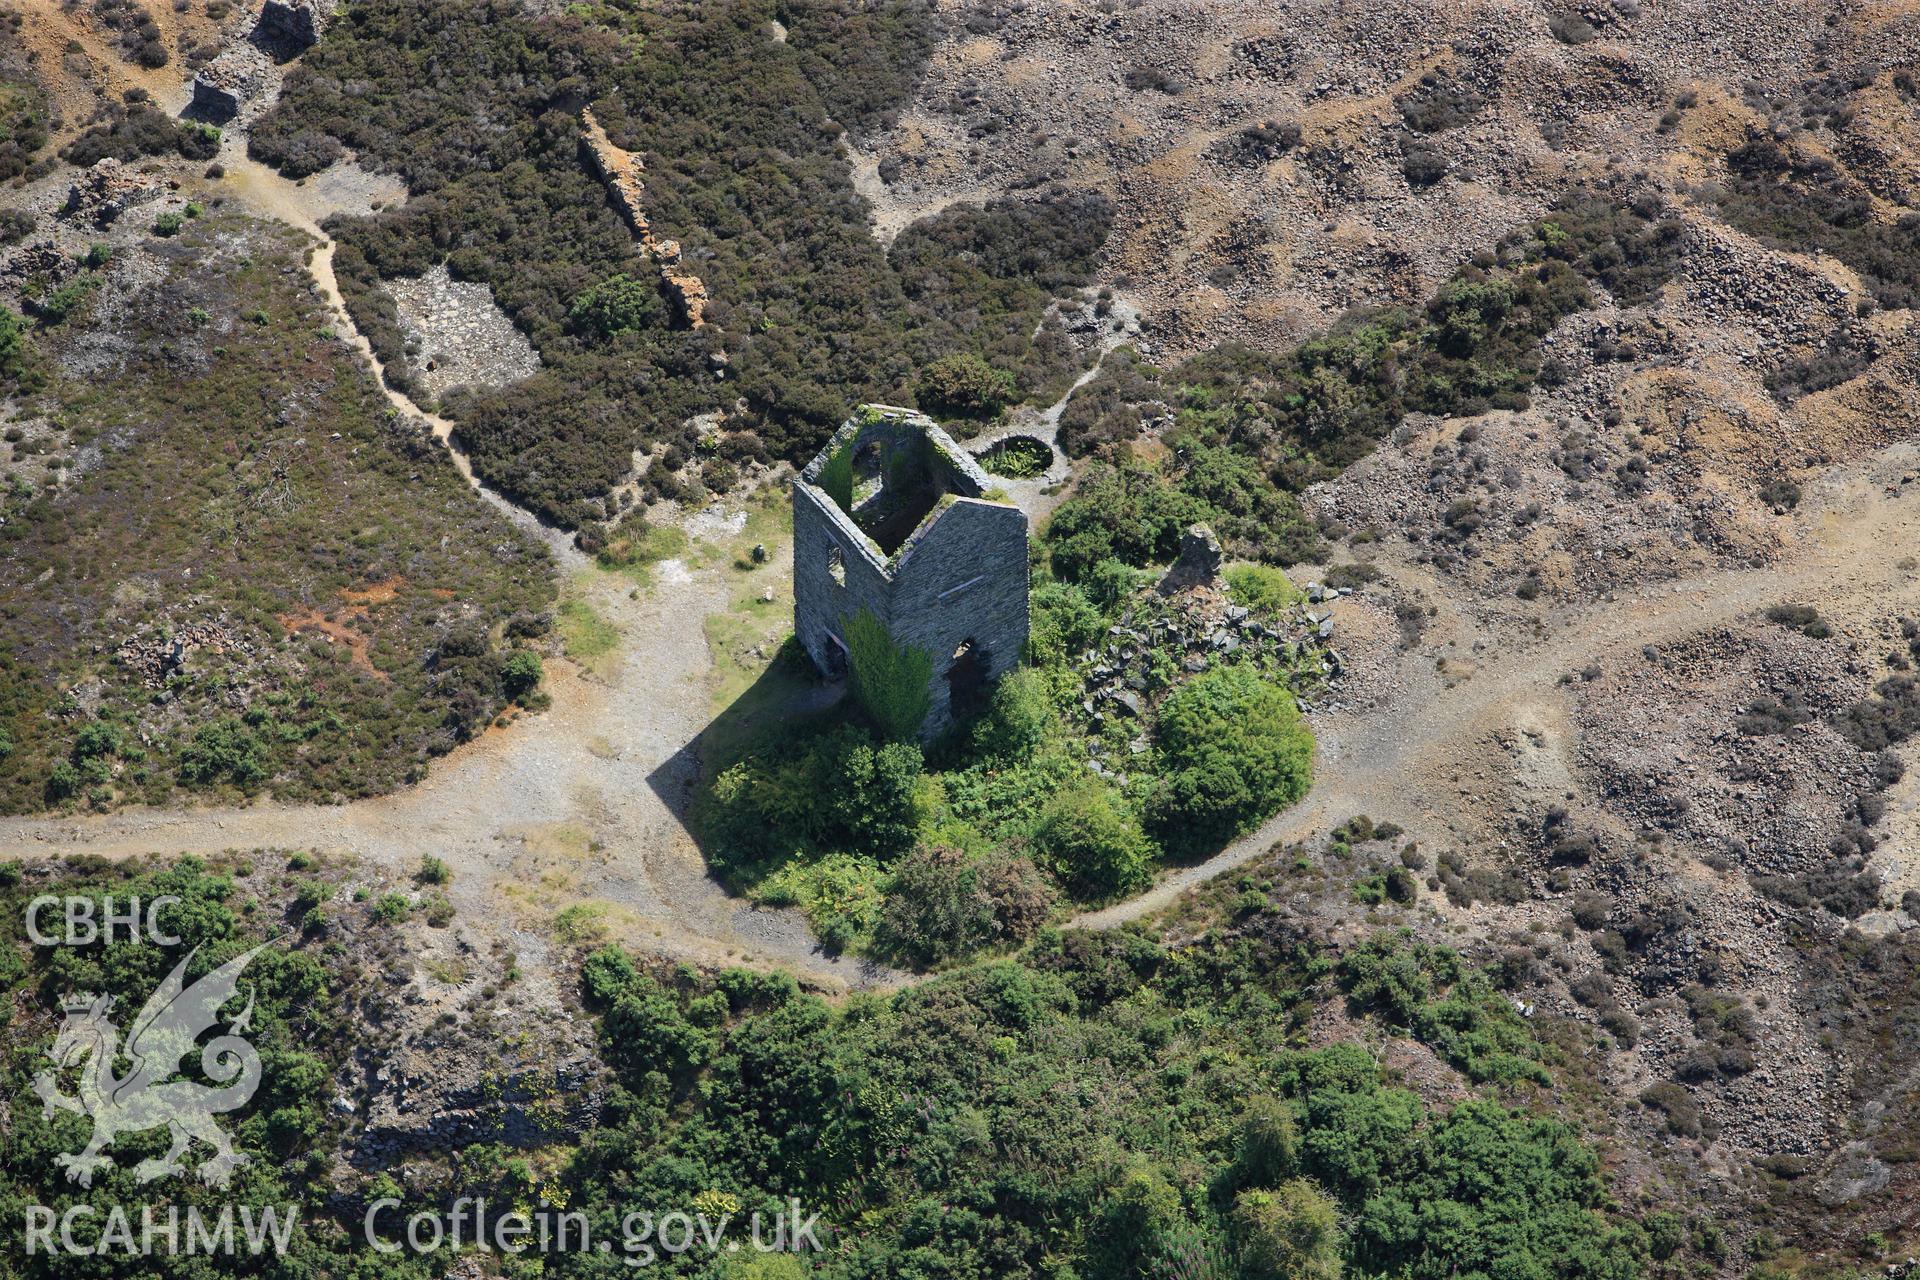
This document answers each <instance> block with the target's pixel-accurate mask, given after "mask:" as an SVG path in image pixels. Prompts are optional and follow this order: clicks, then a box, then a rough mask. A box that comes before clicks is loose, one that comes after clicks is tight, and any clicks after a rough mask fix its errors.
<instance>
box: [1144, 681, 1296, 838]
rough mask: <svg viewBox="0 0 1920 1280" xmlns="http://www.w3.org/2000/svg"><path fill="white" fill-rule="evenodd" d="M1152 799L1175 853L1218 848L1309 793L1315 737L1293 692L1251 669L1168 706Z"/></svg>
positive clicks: (1176, 696)
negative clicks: (1296, 703)
mask: <svg viewBox="0 0 1920 1280" xmlns="http://www.w3.org/2000/svg"><path fill="white" fill-rule="evenodd" d="M1154 750H1155V752H1156V753H1157V756H1158V758H1159V761H1160V767H1159V769H1158V771H1157V773H1158V782H1157V784H1156V787H1155V790H1154V791H1153V793H1152V795H1151V797H1150V799H1149V801H1148V815H1149V819H1150V823H1151V826H1152V829H1153V831H1154V834H1155V835H1156V836H1157V837H1158V839H1159V840H1160V843H1161V844H1162V846H1164V847H1165V848H1166V849H1167V850H1168V851H1169V852H1171V853H1174V854H1176V855H1191V854H1195V853H1201V852H1211V851H1212V850H1213V849H1217V848H1219V847H1220V846H1221V845H1222V844H1225V843H1226V842H1227V841H1228V840H1230V839H1232V838H1233V837H1235V836H1237V835H1240V834H1242V833H1243V832H1245V831H1247V830H1250V829H1251V828H1252V826H1253V825H1254V824H1255V823H1257V822H1258V821H1260V820H1261V819H1263V818H1265V817H1266V816H1267V815H1268V814H1270V813H1273V812H1274V811H1276V810H1278V809H1280V808H1282V807H1284V806H1286V805H1289V804H1292V803H1293V802H1294V801H1296V800H1298V799H1299V798H1300V797H1301V796H1303V795H1305V794H1306V791H1307V786H1308V784H1309V783H1310V782H1311V781H1312V778H1313V732H1312V730H1310V729H1309V728H1308V727H1307V724H1306V720H1305V719H1304V718H1303V717H1302V716H1301V714H1300V710H1299V708H1298V707H1297V706H1296V705H1295V704H1294V701H1293V696H1292V695H1291V694H1290V693H1288V692H1287V691H1286V690H1285V689H1283V688H1281V687H1280V686H1279V685H1276V684H1274V683H1272V682H1270V681H1268V680H1265V679H1263V678H1261V677H1260V676H1259V675H1258V674H1256V673H1255V672H1252V671H1249V670H1248V669H1246V668H1244V667H1216V668H1214V669H1213V670H1211V671H1208V672H1206V673H1205V674H1203V675H1201V676H1198V677H1197V678H1195V679H1194V680H1193V681H1191V682H1190V683H1188V684H1185V685H1182V686H1181V687H1180V688H1178V689H1177V690H1175V691H1174V693H1173V694H1172V696H1170V697H1169V698H1168V699H1167V700H1166V703H1165V705H1164V706H1162V707H1161V709H1160V718H1159V722H1158V725H1157V726H1156V728H1155V741H1154Z"/></svg>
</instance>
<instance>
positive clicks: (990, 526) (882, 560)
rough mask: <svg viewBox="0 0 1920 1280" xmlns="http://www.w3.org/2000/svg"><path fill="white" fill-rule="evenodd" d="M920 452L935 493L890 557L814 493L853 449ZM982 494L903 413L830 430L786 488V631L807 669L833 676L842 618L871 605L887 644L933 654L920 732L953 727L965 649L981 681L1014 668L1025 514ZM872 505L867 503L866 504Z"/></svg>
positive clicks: (1019, 637)
mask: <svg viewBox="0 0 1920 1280" xmlns="http://www.w3.org/2000/svg"><path fill="white" fill-rule="evenodd" d="M876 439H877V440H881V441H882V442H883V443H884V444H885V446H886V447H887V448H888V449H889V450H894V449H907V448H916V449H922V448H923V452H924V458H925V463H926V475H925V479H924V482H925V483H929V484H931V485H933V486H934V487H935V488H936V489H937V491H938V492H939V494H940V497H939V500H938V501H937V502H936V503H935V505H934V507H933V509H932V510H931V511H930V512H929V513H928V514H927V516H926V517H925V518H924V519H922V521H921V522H920V524H919V526H918V527H917V528H916V529H915V530H914V531H913V532H912V533H911V534H910V535H908V536H907V538H906V540H905V541H904V542H903V543H902V544H901V545H900V547H899V548H898V550H897V551H895V552H894V554H892V555H891V556H889V555H888V554H886V553H885V552H884V551H883V550H882V549H881V547H880V546H879V545H878V544H877V543H875V542H874V540H873V539H872V538H870V537H868V536H867V535H866V534H865V533H864V532H862V531H861V529H860V527H859V526H858V525H856V524H855V523H854V521H853V519H852V517H850V516H849V515H848V514H847V513H846V512H845V511H842V510H841V509H840V505H839V504H838V503H836V502H835V501H834V500H833V499H832V498H831V497H829V496H828V495H827V493H826V491H825V490H824V489H822V488H820V486H819V483H818V481H819V478H820V473H821V470H822V468H823V467H824V466H825V464H826V459H827V458H828V457H830V456H831V455H832V454H833V453H834V452H835V451H836V450H838V449H840V448H842V447H845V446H847V445H848V444H849V443H851V445H852V447H853V448H854V450H855V451H856V452H858V451H859V450H861V449H863V448H865V446H866V445H867V444H868V443H869V442H870V441H873V440H876ZM990 487H991V485H990V481H989V480H988V479H987V476H986V473H985V472H983V471H981V470H980V467H979V464H978V463H976V462H974V460H973V459H972V457H970V456H969V455H968V454H967V453H966V451H965V450H963V449H961V448H960V447H959V446H958V445H956V444H955V443H954V442H953V440H952V438H951V437H950V436H948V435H947V433H946V432H945V431H942V430H941V429H940V428H939V426H937V425H936V424H935V423H934V422H933V421H932V420H931V419H929V418H927V417H926V416H925V415H923V414H920V413H916V412H914V411H913V410H910V409H896V408H891V407H888V406H883V405H873V406H868V407H867V408H866V409H865V410H863V411H862V412H861V413H859V414H856V415H855V417H854V418H853V419H852V420H850V421H849V422H848V423H847V424H846V425H845V426H843V427H841V429H840V430H839V431H838V432H836V433H835V435H834V437H833V439H832V440H830V441H829V442H828V443H827V447H826V448H825V449H823V450H822V451H821V453H820V455H819V456H818V457H816V458H815V459H814V460H813V461H812V462H810V463H808V464H807V466H806V468H805V469H804V470H803V471H802V472H801V473H800V476H799V477H798V478H797V479H796V480H795V481H794V485H793V600H794V629H795V631H796V632H797V633H798V635H799V637H800V642H801V644H802V645H804V646H805V648H806V650H807V654H808V656H809V657H811V658H812V659H813V662H814V665H815V666H816V667H818V668H819V669H820V670H821V671H822V672H825V673H827V674H828V675H839V674H842V673H843V672H844V671H845V669H846V667H845V650H844V648H843V645H842V643H841V641H840V636H841V630H842V626H843V621H842V620H843V619H845V618H846V617H848V616H849V615H851V614H853V613H856V612H858V611H859V610H860V609H861V608H866V609H870V610H872V612H873V614H874V616H875V617H876V618H878V619H879V620H880V621H881V622H882V623H884V624H885V625H886V628H887V630H888V632H889V633H890V634H891V635H892V636H893V639H894V643H895V644H902V645H908V646H912V647H915V648H921V649H925V650H926V651H927V652H928V653H929V654H931V655H932V657H933V679H932V683H931V687H930V689H929V691H928V692H929V694H930V700H931V704H932V710H931V711H930V712H929V714H928V716H927V722H926V725H925V727H924V730H923V732H924V735H925V736H926V737H929V738H931V737H933V736H935V735H937V734H938V733H939V732H940V731H941V730H943V729H945V728H946V727H947V725H948V724H949V723H950V722H951V718H952V714H951V699H950V697H949V687H948V681H947V675H948V672H949V670H950V669H951V668H952V667H953V665H954V659H955V654H956V651H958V650H960V649H961V647H962V646H963V645H965V644H967V643H968V642H971V643H972V645H973V649H974V652H975V653H976V655H977V656H978V658H979V660H981V662H982V665H983V667H984V672H985V675H986V677H987V678H988V679H989V680H997V679H998V678H999V677H1000V676H1002V675H1004V674H1005V673H1006V672H1008V671H1010V670H1012V669H1013V668H1014V667H1015V666H1016V665H1018V663H1019V661H1020V657H1021V655H1022V654H1023V653H1024V652H1025V650H1026V645H1027V626H1028V616H1027V586H1028V581H1027V518H1026V516H1025V515H1024V514H1023V513H1022V512H1021V511H1020V509H1019V508H1018V507H1015V506H1012V505H1010V504H1007V503H998V502H989V501H986V500H985V499H984V498H982V497H980V496H979V495H982V494H984V493H986V492H987V490H988V489H989V488H990ZM869 501H872V499H869Z"/></svg>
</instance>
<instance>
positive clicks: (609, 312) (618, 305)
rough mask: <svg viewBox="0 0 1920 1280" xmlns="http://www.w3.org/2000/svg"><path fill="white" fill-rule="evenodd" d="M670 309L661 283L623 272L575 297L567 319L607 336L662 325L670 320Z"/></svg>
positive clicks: (603, 337) (595, 335)
mask: <svg viewBox="0 0 1920 1280" xmlns="http://www.w3.org/2000/svg"><path fill="white" fill-rule="evenodd" d="M666 310H667V308H666V303H665V302H664V301H663V300H662V299H661V297H660V288H659V286H658V285H656V284H654V283H652V282H650V281H644V280H635V279H634V278H633V277H632V276H629V275H625V274H622V275H615V276H609V277H608V278H607V279H605V280H602V281H601V282H600V283H599V284H596V285H594V286H593V287H592V288H590V289H588V290H587V291H586V292H585V293H582V294H581V295H580V296H579V297H578V298H576V299H574V302H573V305H572V306H571V307H569V308H568V309H567V320H568V322H569V323H571V324H572V325H573V327H574V328H575V329H576V330H578V331H580V332H582V333H587V334H591V335H593V336H594V337H596V338H600V339H606V338H611V337H612V336H613V335H615V334H616V333H628V332H632V331H634V330H645V329H652V328H658V327H659V326H660V325H661V324H662V323H664V322H665V320H666Z"/></svg>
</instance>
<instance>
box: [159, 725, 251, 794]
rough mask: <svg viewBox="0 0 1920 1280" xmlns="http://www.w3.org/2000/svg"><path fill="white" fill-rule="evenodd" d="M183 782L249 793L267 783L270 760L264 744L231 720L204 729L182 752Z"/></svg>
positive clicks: (180, 768) (181, 773)
mask: <svg viewBox="0 0 1920 1280" xmlns="http://www.w3.org/2000/svg"><path fill="white" fill-rule="evenodd" d="M179 774H180V780H181V781H182V782H184V783H186V784H187V785H188V786H196V787H204V786H211V785H213V784H214V783H218V782H229V783H232V784H233V785H234V786H236V787H240V788H242V789H248V788H252V787H255V786H258V785H259V784H260V783H261V782H263V781H264V780H265V779H266V776H267V765H266V757H265V755H264V754H263V753H262V751H261V747H260V741H259V739H258V738H256V737H255V736H254V735H253V733H252V732H251V731H250V730H249V729H247V728H246V726H244V725H242V724H241V723H240V722H239V721H238V720H235V719H232V718H231V717H229V718H226V719H222V720H216V721H214V722H213V723H211V724H205V725H202V726H200V728H199V729H198V730H196V731H195V732H194V735H193V739H192V740H191V741H190V742H188V743H187V744H186V746H184V747H182V748H181V750H180V764H179Z"/></svg>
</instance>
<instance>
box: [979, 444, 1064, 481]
mask: <svg viewBox="0 0 1920 1280" xmlns="http://www.w3.org/2000/svg"><path fill="white" fill-rule="evenodd" d="M973 456H974V457H975V458H977V459H979V462H980V466H981V468H982V469H983V470H985V471H986V472H987V473H988V474H990V475H996V476H1004V477H1006V478H1007V479H1009V480H1033V479H1037V478H1038V477H1040V476H1043V475H1045V474H1046V473H1047V472H1048V471H1049V470H1050V469H1052V467H1053V464H1054V459H1055V455H1054V452H1053V446H1052V445H1050V444H1048V443H1047V442H1046V441H1045V440H1042V439H1040V437H1038V436H1027V435H1013V436H1002V437H1001V438H1000V439H998V440H995V441H994V442H993V443H992V444H990V445H988V446H987V447H986V448H984V449H980V450H978V451H976V452H975V453H974V455H973Z"/></svg>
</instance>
